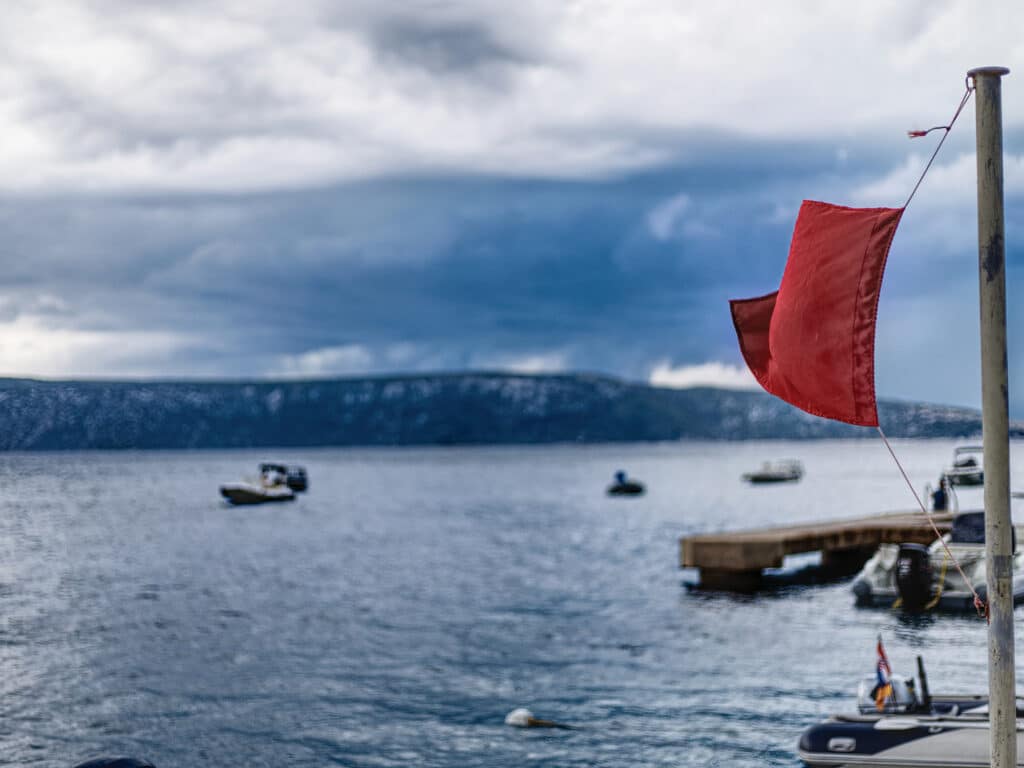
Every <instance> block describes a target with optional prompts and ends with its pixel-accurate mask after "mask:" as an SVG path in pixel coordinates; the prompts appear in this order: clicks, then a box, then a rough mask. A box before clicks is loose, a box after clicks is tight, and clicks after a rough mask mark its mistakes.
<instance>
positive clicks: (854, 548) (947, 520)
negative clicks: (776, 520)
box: [679, 512, 953, 591]
mask: <svg viewBox="0 0 1024 768" xmlns="http://www.w3.org/2000/svg"><path fill="white" fill-rule="evenodd" d="M932 518H933V519H934V520H935V524H936V526H937V527H938V529H939V531H941V532H942V533H946V532H947V531H949V529H950V525H951V523H952V519H953V516H952V514H951V513H948V512H938V513H935V514H933V515H932ZM934 540H935V532H934V531H933V530H932V527H931V526H930V525H929V524H928V520H927V518H926V517H925V516H924V515H923V514H921V513H920V512H891V513H887V514H882V515H874V516H870V517H859V518H853V519H843V520H827V521H823V522H817V523H802V524H799V525H790V526H782V527H778V528H764V529H758V530H752V531H733V532H726V533H711V534H702V535H699V536H686V537H684V538H682V539H680V541H679V545H680V562H681V565H682V566H683V567H684V568H698V569H699V570H700V586H701V587H702V588H704V589H726V590H736V591H749V590H752V589H756V588H757V587H758V586H759V585H760V583H761V573H762V571H763V570H764V569H765V568H780V567H781V566H782V561H783V559H784V558H785V557H786V556H787V555H795V554H801V553H805V552H821V565H822V569H823V570H825V571H828V572H830V573H832V574H834V575H837V576H838V575H846V574H851V573H855V572H856V571H857V570H858V569H859V568H860V567H861V566H863V564H864V563H865V562H867V560H868V558H869V557H871V555H872V554H873V553H874V551H875V549H877V548H878V546H879V545H880V544H902V543H904V542H913V543H917V544H930V543H931V542H932V541H934Z"/></svg>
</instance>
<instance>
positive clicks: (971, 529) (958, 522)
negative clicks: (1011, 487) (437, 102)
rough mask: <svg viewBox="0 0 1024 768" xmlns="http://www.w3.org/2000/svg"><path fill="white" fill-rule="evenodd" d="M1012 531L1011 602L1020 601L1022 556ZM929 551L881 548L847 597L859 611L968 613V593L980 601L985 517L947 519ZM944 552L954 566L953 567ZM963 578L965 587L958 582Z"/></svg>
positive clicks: (974, 514)
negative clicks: (944, 530) (949, 522)
mask: <svg viewBox="0 0 1024 768" xmlns="http://www.w3.org/2000/svg"><path fill="white" fill-rule="evenodd" d="M1017 534H1018V532H1017V530H1016V528H1015V529H1014V531H1013V537H1012V538H1013V561H1012V566H1013V600H1014V603H1019V602H1021V601H1024V551H1021V550H1020V549H1019V548H1018V547H1017V541H1018V535H1017ZM943 538H944V539H945V544H946V546H945V547H944V546H943V542H942V540H939V539H936V540H935V541H934V542H932V544H931V545H930V546H927V547H926V546H923V545H921V544H883V545H882V546H880V547H879V548H878V550H877V551H876V552H875V554H874V555H873V556H872V558H871V559H870V560H868V561H867V563H865V564H864V568H863V569H861V572H860V573H859V574H857V578H856V579H854V582H853V594H854V595H856V603H857V605H860V606H880V607H886V608H902V609H903V610H905V611H910V612H918V611H929V610H933V609H935V610H944V611H964V612H970V613H973V612H974V594H973V593H972V591H971V587H973V588H974V591H976V592H977V593H978V595H979V596H980V597H981V598H982V599H984V598H985V594H986V590H987V588H986V583H985V513H984V512H961V513H960V514H958V515H956V516H955V517H954V518H953V526H952V530H951V531H950V532H949V533H947V534H946V535H945V536H944V537H943ZM946 547H948V548H949V552H950V553H951V554H952V555H953V557H955V558H956V559H957V561H958V562H959V563H960V568H959V569H958V568H956V567H955V566H954V565H953V564H952V563H951V562H950V560H949V555H948V554H947V553H946ZM960 570H963V573H964V575H966V577H967V579H968V580H969V582H970V583H967V582H966V581H965V580H964V576H962V575H961V574H960Z"/></svg>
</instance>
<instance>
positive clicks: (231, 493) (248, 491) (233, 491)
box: [220, 480, 295, 504]
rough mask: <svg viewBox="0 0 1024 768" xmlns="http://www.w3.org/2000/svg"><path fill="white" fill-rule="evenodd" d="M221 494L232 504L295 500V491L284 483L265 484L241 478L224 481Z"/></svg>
mask: <svg viewBox="0 0 1024 768" xmlns="http://www.w3.org/2000/svg"><path fill="white" fill-rule="evenodd" d="M220 495H221V496H223V497H224V498H225V499H227V500H228V501H230V502H231V503H232V504H263V503H265V502H268V501H294V500H295V491H293V490H292V489H291V488H289V487H288V486H287V485H284V484H283V483H279V484H276V485H265V484H263V483H261V482H250V481H246V480H240V481H238V482H236V483H224V485H222V486H221V487H220Z"/></svg>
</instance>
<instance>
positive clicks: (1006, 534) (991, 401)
mask: <svg viewBox="0 0 1024 768" xmlns="http://www.w3.org/2000/svg"><path fill="white" fill-rule="evenodd" d="M1009 73H1010V70H1008V69H1006V68H1005V67H979V68H977V69H972V70H971V71H970V72H968V73H967V76H968V77H970V78H972V79H973V80H974V87H975V91H976V94H977V98H976V102H975V104H976V106H975V110H976V125H977V147H978V276H979V284H980V304H981V417H982V434H983V442H984V459H985V464H984V467H985V558H986V571H987V574H988V593H987V598H988V606H989V617H990V624H989V629H988V690H989V703H988V710H989V725H990V729H991V735H990V744H991V759H992V766H993V768H1016V765H1017V705H1016V677H1015V672H1014V662H1013V574H1012V569H1011V565H1012V562H1011V560H1012V557H1013V552H1012V535H1013V532H1012V523H1011V521H1010V438H1009V397H1008V389H1007V375H1006V265H1005V260H1006V259H1005V257H1006V247H1005V243H1004V240H1003V232H1004V227H1003V114H1002V102H1001V95H1000V86H1001V83H1002V80H1001V79H1000V78H1002V76H1003V75H1007V74H1009Z"/></svg>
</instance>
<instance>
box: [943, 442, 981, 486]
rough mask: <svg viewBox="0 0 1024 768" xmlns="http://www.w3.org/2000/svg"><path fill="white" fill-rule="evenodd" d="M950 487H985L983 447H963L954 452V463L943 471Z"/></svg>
mask: <svg viewBox="0 0 1024 768" xmlns="http://www.w3.org/2000/svg"><path fill="white" fill-rule="evenodd" d="M943 474H944V475H945V476H946V479H947V480H948V481H949V484H950V485H984V484H985V468H984V464H983V455H982V447H981V446H980V445H963V446H960V447H959V448H956V449H954V450H953V463H952V464H951V465H950V466H948V467H946V469H945V470H943Z"/></svg>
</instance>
